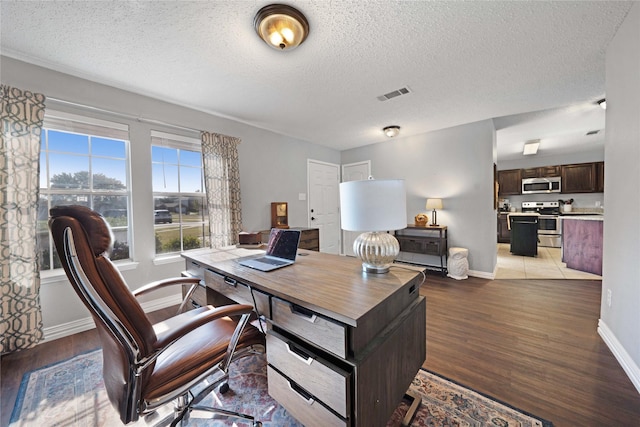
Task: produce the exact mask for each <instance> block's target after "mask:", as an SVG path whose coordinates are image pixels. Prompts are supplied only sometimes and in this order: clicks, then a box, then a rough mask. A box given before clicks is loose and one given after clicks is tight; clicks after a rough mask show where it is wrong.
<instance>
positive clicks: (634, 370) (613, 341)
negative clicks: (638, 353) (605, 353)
mask: <svg viewBox="0 0 640 427" xmlns="http://www.w3.org/2000/svg"><path fill="white" fill-rule="evenodd" d="M598 334H600V336H601V337H602V339H603V340H604V342H605V344H607V347H609V350H611V352H612V353H613V355H614V356H615V358H616V359H617V360H618V363H620V366H622V369H624V372H625V373H626V374H627V376H628V377H629V379H630V380H631V382H632V383H633V385H634V386H635V388H636V390H638V393H640V367H639V366H638V365H637V364H636V363H635V362H634V361H633V359H632V358H631V356H629V353H627V351H626V350H625V349H624V347H623V346H622V344H620V341H618V339H617V338H616V336H615V335H614V333H613V332H612V331H611V329H609V327H608V326H607V324H606V323H604V321H603V320H602V319H600V320H599V321H598Z"/></svg>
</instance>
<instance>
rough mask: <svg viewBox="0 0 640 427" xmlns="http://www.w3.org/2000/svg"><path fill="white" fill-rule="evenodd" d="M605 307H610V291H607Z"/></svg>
mask: <svg viewBox="0 0 640 427" xmlns="http://www.w3.org/2000/svg"><path fill="white" fill-rule="evenodd" d="M607 305H608V306H609V307H611V289H607Z"/></svg>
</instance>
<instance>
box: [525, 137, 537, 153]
mask: <svg viewBox="0 0 640 427" xmlns="http://www.w3.org/2000/svg"><path fill="white" fill-rule="evenodd" d="M539 146H540V140H539V139H535V140H533V141H527V142H525V143H524V150H523V151H522V154H523V155H525V156H530V155H532V154H536V153H537V152H538V147H539Z"/></svg>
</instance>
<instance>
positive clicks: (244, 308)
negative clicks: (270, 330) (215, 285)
mask: <svg viewBox="0 0 640 427" xmlns="http://www.w3.org/2000/svg"><path fill="white" fill-rule="evenodd" d="M208 308H209V309H208V310H206V311H203V312H202V313H199V314H196V315H194V316H192V317H189V318H188V319H187V320H185V322H184V323H182V324H179V325H177V326H175V327H172V328H170V329H167V330H166V331H161V332H158V331H156V337H157V339H156V343H155V347H156V348H157V349H162V348H164V347H166V346H168V345H169V344H171V343H172V342H173V341H175V340H177V339H179V338H182V337H183V336H184V335H186V334H188V333H189V332H191V331H193V330H194V329H196V328H198V327H200V326H202V325H204V324H205V323H208V322H211V321H213V320H216V319H219V318H221V317H227V316H240V315H244V314H250V313H251V312H252V311H253V306H251V305H246V304H231V305H224V306H220V307H217V308H214V307H212V306H208Z"/></svg>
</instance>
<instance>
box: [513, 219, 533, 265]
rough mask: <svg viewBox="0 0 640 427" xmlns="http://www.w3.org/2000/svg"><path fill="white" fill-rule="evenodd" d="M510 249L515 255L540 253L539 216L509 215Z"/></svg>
mask: <svg viewBox="0 0 640 427" xmlns="http://www.w3.org/2000/svg"><path fill="white" fill-rule="evenodd" d="M509 228H510V229H511V247H510V251H511V253H512V254H514V255H524V256H536V255H538V216H537V215H525V214H520V215H509Z"/></svg>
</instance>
